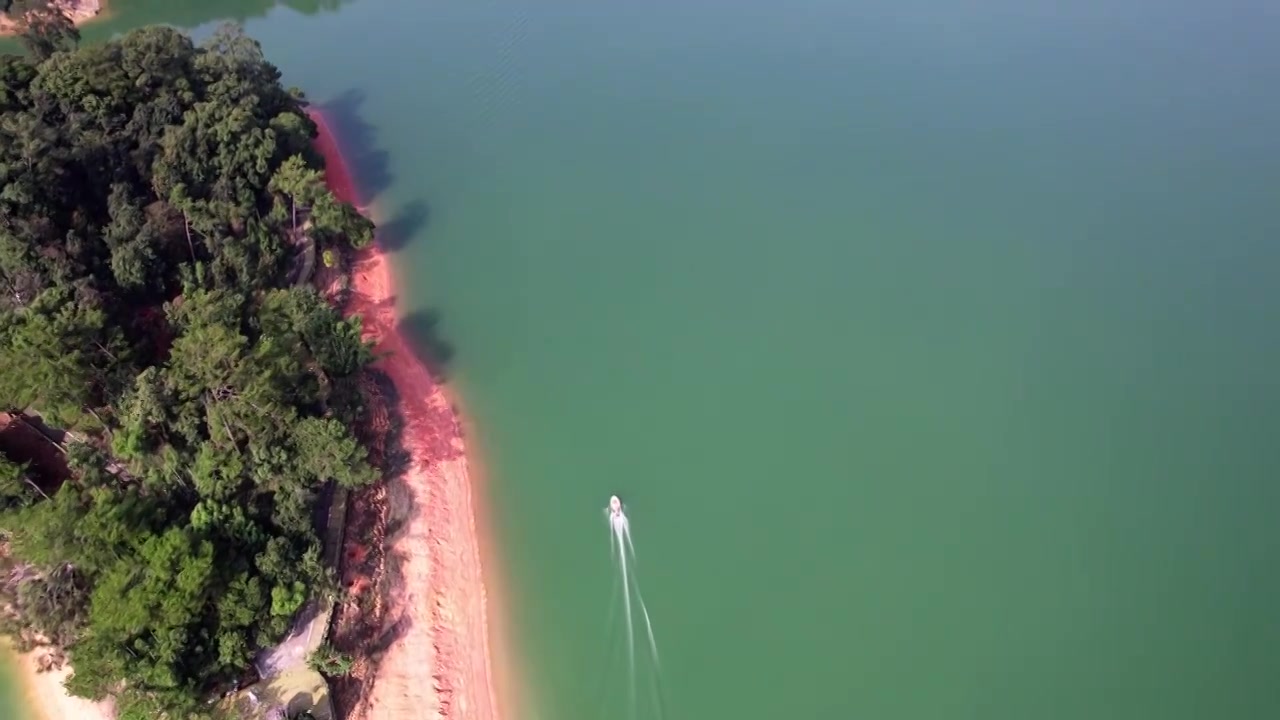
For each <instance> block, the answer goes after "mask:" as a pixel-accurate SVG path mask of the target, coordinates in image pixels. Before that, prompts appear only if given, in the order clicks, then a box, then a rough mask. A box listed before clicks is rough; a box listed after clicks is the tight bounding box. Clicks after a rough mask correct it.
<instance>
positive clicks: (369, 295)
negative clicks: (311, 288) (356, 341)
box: [312, 110, 499, 720]
mask: <svg viewBox="0 0 1280 720" xmlns="http://www.w3.org/2000/svg"><path fill="white" fill-rule="evenodd" d="M312 118H313V119H314V120H315V121H316V123H317V125H319V126H320V137H319V138H317V140H316V147H317V149H318V150H319V151H320V152H321V154H323V155H324V157H325V161H326V167H327V170H326V179H327V182H328V184H329V186H330V188H331V189H332V190H333V192H334V194H335V195H337V196H338V197H339V198H340V199H343V200H346V201H348V202H351V203H353V204H355V205H356V206H357V207H361V201H362V198H360V197H359V194H358V192H357V188H356V186H355V184H354V182H353V180H352V177H351V175H350V174H349V169H348V168H347V166H346V163H345V160H344V159H343V156H342V153H341V150H340V149H339V147H338V145H337V140H336V138H335V137H334V135H333V134H332V133H331V132H330V130H329V127H328V125H327V124H326V123H325V120H324V117H323V115H322V114H321V113H319V112H316V111H314V110H313V111H312ZM350 270H351V295H350V299H349V302H348V304H347V306H346V311H347V312H348V313H350V314H356V315H360V316H361V317H362V318H363V323H364V336H365V338H366V339H368V340H371V341H373V342H374V343H375V345H376V349H375V352H376V353H377V354H378V355H379V356H380V359H379V360H378V361H377V363H376V365H375V367H376V369H377V370H380V371H381V372H382V373H384V374H385V375H386V377H387V379H388V380H389V381H390V382H391V384H392V385H393V386H394V392H395V396H396V397H397V400H396V401H395V406H394V408H393V412H398V413H399V415H400V416H401V418H402V420H403V426H402V428H401V433H400V443H401V446H402V448H401V449H402V451H403V453H404V455H405V456H406V457H405V462H404V465H403V469H402V471H401V472H399V473H397V474H396V475H395V477H394V479H390V480H388V482H387V487H386V488H385V490H386V498H385V507H386V512H387V515H388V517H387V518H386V524H385V525H386V536H385V548H384V550H385V552H386V554H387V556H388V558H390V559H391V560H392V564H393V565H394V567H395V571H394V573H393V574H392V575H391V576H389V577H388V578H386V581H385V582H384V583H382V584H381V587H380V588H379V589H377V590H375V591H376V592H379V593H380V597H379V598H377V599H376V603H377V605H378V606H379V615H380V617H382V618H385V620H384V621H383V622H384V624H385V627H384V628H381V632H380V633H379V637H385V638H387V642H386V646H385V649H383V648H381V647H380V648H378V649H377V653H378V657H377V658H376V665H375V666H374V667H375V669H374V670H373V671H372V673H371V677H370V679H369V681H368V684H367V687H366V688H365V690H364V692H363V693H362V694H363V697H361V698H360V699H359V703H358V705H357V706H356V707H355V708H353V709H352V710H351V714H350V717H352V718H367V719H368V720H396V719H398V718H408V717H431V718H443V719H446V720H448V719H453V720H463V719H465V720H494V719H496V718H498V717H499V709H498V702H497V696H496V692H495V688H494V680H493V670H492V667H491V658H490V643H489V629H488V623H487V610H486V603H487V598H486V593H485V582H484V578H483V575H482V572H481V548H480V538H479V532H478V530H477V521H476V517H477V514H476V511H477V507H476V506H475V500H474V496H473V492H472V491H473V487H472V483H473V481H474V477H473V473H472V472H471V468H470V466H469V463H468V458H467V453H466V445H465V443H464V439H463V435H464V433H463V430H462V425H461V423H460V421H459V417H458V414H457V413H456V411H455V408H454V404H453V403H452V402H451V400H450V398H449V396H448V394H447V393H446V392H445V389H444V387H443V386H442V385H441V384H440V383H438V382H437V381H436V380H435V379H434V378H433V377H432V376H431V373H430V372H429V371H428V369H427V368H426V367H425V366H424V364H423V363H422V362H420V361H419V360H418V359H417V357H416V356H415V354H414V350H413V348H412V347H411V346H410V345H409V344H408V343H407V342H406V341H405V339H404V338H403V337H402V336H401V333H400V332H399V330H398V327H397V320H398V318H397V315H396V302H395V301H396V296H395V289H394V285H393V278H392V275H391V271H390V267H389V260H388V257H387V256H386V255H385V254H384V253H383V252H381V251H380V250H378V249H377V248H376V247H375V248H369V249H366V250H363V251H361V252H359V253H357V255H356V257H355V258H354V263H353V266H352V267H351V268H350Z"/></svg>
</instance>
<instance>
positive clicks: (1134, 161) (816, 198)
mask: <svg viewBox="0 0 1280 720" xmlns="http://www.w3.org/2000/svg"><path fill="white" fill-rule="evenodd" d="M208 5H209V4H206V3H196V2H189V3H165V4H157V3H152V4H150V5H148V4H146V3H137V4H134V5H131V4H130V3H129V2H128V0H119V2H118V3H117V10H116V13H115V16H114V18H113V19H111V20H110V21H108V22H105V23H103V24H101V25H99V26H97V27H95V28H91V29H90V30H88V31H86V34H93V33H99V34H102V33H108V32H112V31H114V30H116V29H119V28H123V27H125V26H128V25H130V24H135V23H138V22H143V21H152V20H169V21H172V22H179V23H198V22H205V21H208V20H212V17H211V16H212V15H216V14H217V13H216V12H213V11H210V10H204V9H201V10H196V8H206V7H207V6H208ZM214 7H216V8H219V9H220V10H221V11H223V12H225V13H226V14H227V15H238V16H240V17H248V18H249V19H248V21H247V24H248V28H249V30H250V32H251V33H252V34H254V35H255V36H256V37H259V38H260V39H261V40H262V42H263V44H264V45H265V47H266V49H267V51H268V53H269V54H270V56H271V57H272V58H273V59H274V60H275V61H276V62H277V63H278V64H279V65H280V67H281V68H282V70H283V71H284V73H285V76H286V80H287V81H288V82H289V83H291V84H295V85H298V86H301V87H304V88H305V89H306V90H307V91H308V93H309V94H310V95H311V96H312V97H313V98H314V99H316V100H318V101H320V102H322V103H327V104H328V105H329V106H330V109H331V111H332V114H333V115H334V116H335V118H336V120H337V125H338V128H339V131H340V134H342V135H343V138H344V141H345V142H346V144H347V145H348V147H349V148H351V154H352V156H353V159H354V160H355V164H356V170H357V175H358V176H359V178H360V180H361V181H362V183H363V185H364V186H365V187H366V189H367V190H369V191H370V192H371V193H372V194H374V195H376V204H377V207H378V209H379V212H380V213H381V214H382V215H383V216H384V219H385V220H387V221H388V222H387V223H385V225H386V226H387V227H388V228H389V230H388V238H387V239H388V241H389V242H390V244H391V245H392V246H393V248H394V249H396V250H397V252H398V255H397V269H398V271H399V272H400V275H401V278H402V281H403V284H402V297H401V298H400V300H401V304H402V307H403V309H404V311H405V312H406V326H407V328H408V330H409V331H410V332H412V333H416V334H418V335H419V336H424V335H426V334H427V333H428V329H431V332H432V333H434V334H436V335H438V338H437V339H438V340H443V341H444V342H447V344H448V345H449V346H451V347H452V349H453V353H452V357H451V360H450V374H451V376H452V378H453V380H454V382H455V384H456V386H457V388H458V389H459V391H460V393H461V395H462V397H463V399H464V401H465V403H466V407H467V412H468V414H469V416H470V419H471V420H472V422H473V424H474V425H475V427H476V436H475V437H474V438H473V440H474V442H475V443H476V445H477V446H478V448H479V450H480V451H481V452H482V453H483V456H484V458H485V465H486V469H487V475H488V476H489V486H488V488H487V494H488V496H489V501H490V505H491V506H492V508H493V520H494V524H495V525H496V531H497V532H496V535H497V537H496V541H497V545H498V550H499V551H500V553H501V555H502V558H503V568H502V571H503V575H504V578H505V582H504V584H505V585H506V588H507V591H508V592H507V594H508V596H509V597H508V598H507V601H508V602H507V608H506V610H507V614H508V615H509V617H510V619H511V621H512V623H513V625H514V627H515V628H516V638H515V640H516V641H517V643H518V645H519V649H520V654H521V657H522V659H523V662H522V666H523V670H524V673H525V675H526V677H527V679H528V681H529V683H530V684H531V685H532V686H533V687H534V688H535V689H536V694H537V697H536V700H535V701H534V702H533V704H532V705H530V706H527V707H522V708H520V709H519V710H520V712H519V713H518V714H517V715H516V716H517V717H520V718H534V719H542V718H548V719H550V718H554V719H555V720H596V719H597V718H603V717H609V718H619V717H627V716H628V714H629V708H626V707H623V706H622V705H625V700H624V699H625V695H624V694H623V693H621V692H620V689H621V688H622V687H623V686H624V682H623V678H622V672H623V671H622V665H620V664H615V665H614V666H612V667H610V666H609V662H611V661H614V662H616V660H617V657H616V655H617V650H616V647H614V648H613V649H612V650H611V642H616V639H615V640H611V636H612V635H613V634H614V633H613V632H611V628H610V627H609V626H608V625H607V623H606V621H607V619H608V613H609V592H610V588H611V583H612V577H611V569H610V563H609V560H608V545H607V538H606V535H605V533H606V530H605V526H604V523H603V520H602V519H601V517H602V516H601V510H602V508H603V506H604V503H605V502H606V500H607V498H608V496H609V495H610V494H611V493H617V494H619V495H621V496H622V497H623V499H624V500H625V501H626V502H627V503H628V513H629V515H630V517H631V522H632V527H633V530H634V532H635V538H636V549H637V551H638V555H639V571H640V576H641V578H642V580H643V589H644V593H645V599H646V600H647V601H648V604H649V609H650V611H651V614H652V617H653V621H654V624H655V630H656V632H657V640H658V644H659V647H660V649H661V650H662V653H663V657H662V659H663V689H664V693H665V701H666V705H665V706H666V711H665V714H664V717H663V720H680V719H685V718H688V719H697V718H721V717H724V718H729V717H732V718H741V719H742V720H754V719H756V718H760V719H762V720H763V719H764V718H774V717H851V718H853V717H893V718H922V719H923V718H937V717H948V718H970V717H971V718H984V719H989V718H1010V719H1014V718H1018V719H1020V718H1027V717H1034V718H1045V719H1049V718H1064V719H1065V718H1072V719H1074V718H1079V717H1092V718H1123V719H1125V720H1128V719H1129V718H1135V717H1144V718H1145V717H1160V718H1188V719H1192V718H1194V719H1199V718H1206V717H1223V718H1255V717H1269V716H1272V715H1274V714H1275V713H1276V712H1277V710H1278V709H1280V695H1278V693H1277V691H1276V689H1275V688H1276V685H1275V682H1274V678H1275V676H1276V671H1277V670H1278V669H1280V650H1277V648H1280V623H1277V621H1276V619H1275V608H1276V607H1277V606H1280V574H1277V572H1276V568H1275V558H1276V556H1277V551H1280V528H1278V527H1277V525H1276V523H1275V522H1274V508H1275V507H1276V503H1277V502H1278V501H1280V486H1277V484H1276V483H1275V482H1274V478H1275V477H1276V475H1277V466H1278V465H1280V446H1278V445H1277V444H1276V443H1275V442H1274V438H1275V436H1276V430H1277V428H1278V427H1280V409H1278V401H1280V387H1278V386H1277V381H1276V374H1275V372H1274V369H1275V368H1276V367H1277V362H1278V361H1280V326H1278V325H1277V323H1276V321H1275V318H1276V317H1277V302H1276V299H1275V296H1274V291H1273V286H1274V278H1275V268H1276V267H1277V261H1280V247H1278V246H1277V238H1280V216H1278V215H1277V212H1276V210H1275V208H1276V191H1277V188H1280V162H1278V159H1280V147H1278V145H1280V140H1277V138H1278V137H1280V136H1277V134H1276V133H1275V132H1274V130H1275V128H1277V127H1280V101H1278V100H1277V98H1276V97H1275V95H1274V93H1272V92H1270V90H1269V88H1271V87H1272V86H1273V85H1274V80H1276V79H1277V78H1278V77H1280V49H1277V46H1276V44H1275V43H1274V41H1273V38H1274V37H1276V36H1277V31H1280V18H1278V17H1277V16H1276V15H1275V14H1274V13H1273V12H1271V11H1270V10H1268V9H1267V8H1265V7H1263V6H1262V5H1258V4H1256V3H1246V2H1241V1H1239V0H1233V1H1232V2H1228V3H1225V4H1212V5H1211V4H1207V3H1191V2H1189V1H1188V0H1179V1H1177V2H1173V3H1155V2H1137V3H1124V4H1117V3H1112V2H1101V1H1100V0H1086V1H1084V2H1077V3H1071V4H1068V5H1063V4H1061V3H1050V2H1040V1H1037V0H1032V1H1022V2H1013V0H972V1H971V2H965V3H959V4H957V3H940V2H929V3H926V2H922V1H921V0H898V1H896V2H888V1H885V0H870V1H869V2H863V3H850V2H836V0H801V1H799V2H795V3H789V4H778V3H768V4H766V3H763V2H759V1H758V0H747V1H746V2H737V3H729V2H725V1H723V0H720V1H717V0H683V1H681V2H674V1H672V0H657V1H656V2H649V3H635V2H622V1H621V0H596V1H595V2H582V1H581V0H545V1H544V2H541V3H536V4H535V3H531V2H522V1H520V0H473V1H470V2H457V1H456V0H455V1H449V0H443V1H440V2H434V3H421V2H411V1H410V0H352V1H351V2H347V3H342V4H334V7H333V8H331V9H321V8H319V7H318V6H316V7H315V8H314V9H315V12H314V13H311V14H304V13H300V12H298V11H297V10H294V9H290V8H286V7H282V6H269V5H267V4H266V3H225V4H216V5H215V6H214ZM183 12H188V13H190V15H189V16H186V17H184V16H182V15H181V13H183ZM199 13H205V14H204V15H200V14H199ZM201 31H202V32H203V31H204V30H203V29H202V30H201ZM420 339H423V340H424V342H423V344H424V346H425V345H426V342H425V338H420ZM606 692H607V693H608V704H605V702H604V701H603V700H602V697H601V696H602V694H604V693H606ZM636 714H637V715H638V716H639V718H643V719H644V720H650V719H651V718H654V719H656V718H657V717H658V714H657V713H656V712H654V710H653V709H652V708H651V707H650V706H648V705H645V706H644V707H642V708H641V712H638V713H636Z"/></svg>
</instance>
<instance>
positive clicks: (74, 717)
mask: <svg viewBox="0 0 1280 720" xmlns="http://www.w3.org/2000/svg"><path fill="white" fill-rule="evenodd" d="M6 652H7V650H6ZM14 664H15V666H16V667H15V674H16V675H17V676H18V680H19V681H20V682H21V683H22V689H23V696H24V697H25V698H26V700H27V705H28V707H29V709H30V710H31V712H32V713H33V714H34V715H35V717H36V718H38V719H39V720H113V718H115V716H116V713H115V705H114V704H113V703H112V702H111V701H110V700H104V701H102V702H92V701H90V700H85V699H83V698H78V697H72V696H71V695H70V694H69V693H68V692H67V691H66V688H64V687H63V686H62V683H63V682H64V681H66V679H67V677H68V676H69V675H71V667H70V666H67V665H64V666H63V667H62V668H61V669H58V670H49V671H47V672H40V651H36V652H30V653H25V654H22V655H15V656H14Z"/></svg>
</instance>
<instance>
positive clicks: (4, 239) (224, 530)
mask: <svg viewBox="0 0 1280 720" xmlns="http://www.w3.org/2000/svg"><path fill="white" fill-rule="evenodd" d="M77 38H78V36H77V34H76V32H75V30H74V28H71V27H70V26H69V24H68V25H64V24H61V23H58V22H57V21H56V19H55V20H53V21H51V22H50V23H49V24H47V25H44V26H33V27H30V28H28V30H27V34H26V36H25V37H24V41H25V44H26V47H27V49H28V53H27V54H25V55H23V56H17V55H8V56H3V57H0V412H3V413H4V414H5V416H7V417H9V418H12V419H14V421H15V422H21V423H30V424H35V423H43V424H47V426H48V427H49V428H53V429H55V430H56V431H57V432H58V433H59V434H63V433H65V435H64V436H63V437H61V439H58V440H57V445H58V450H59V454H60V457H61V461H60V465H61V470H60V471H58V470H51V469H50V464H48V463H45V464H43V466H42V464H41V463H38V462H32V461H31V458H28V457H23V456H22V454H21V452H19V451H18V450H16V449H14V448H10V447H6V446H4V445H3V444H0V452H3V453H4V454H3V455H0V560H2V561H3V568H2V570H3V575H0V593H2V594H3V597H0V607H3V608H4V612H3V613H2V615H3V623H4V624H3V627H0V633H3V634H8V635H11V636H14V637H18V638H20V639H21V640H22V641H23V642H26V643H28V644H30V643H48V644H50V645H53V646H55V647H59V648H62V649H63V650H65V653H66V656H67V658H68V659H69V661H70V663H71V665H72V666H73V668H74V674H73V676H72V677H71V679H70V680H69V682H68V689H69V690H71V691H72V692H74V693H75V694H77V695H81V696H84V697H88V698H95V699H96V698H101V697H103V696H106V695H108V694H110V695H114V696H115V697H116V698H117V704H118V707H119V709H120V714H121V717H122V718H143V717H146V718H155V717H162V716H166V715H167V716H168V717H175V718H176V717H190V716H195V715H197V714H198V713H199V712H200V711H201V709H202V708H204V707H206V701H207V700H208V699H209V698H211V697H213V696H215V695H216V694H217V693H219V692H222V691H224V690H226V689H228V688H230V687H231V686H232V685H233V684H234V683H235V682H236V681H237V680H238V679H240V678H242V677H244V676H245V674H246V672H247V671H248V670H249V668H250V666H251V661H252V658H253V656H254V653H255V652H256V651H257V650H258V649H260V648H264V647H267V646H270V645H271V644H273V643H274V642H276V641H278V640H279V639H280V638H281V637H282V636H283V635H284V634H285V632H286V630H287V628H288V626H289V624H290V622H291V619H292V618H293V616H294V615H295V614H296V613H297V612H298V611H299V609H300V608H301V607H302V606H303V604H304V603H305V601H306V600H307V599H308V597H311V596H315V595H317V594H322V593H332V592H334V581H333V579H332V574H331V572H330V571H329V570H327V569H326V568H325V566H324V563H323V561H322V555H321V543H320V539H319V536H318V535H317V531H316V529H315V528H316V517H315V516H316V515H317V514H318V513H317V506H318V503H319V502H320V500H319V499H320V498H321V497H322V491H323V489H324V488H325V487H327V486H328V485H329V484H330V483H336V484H338V485H341V486H344V487H357V486H361V485H363V484H367V483H370V482H372V481H373V480H374V479H375V477H376V473H375V471H374V469H373V468H372V467H371V466H370V464H369V462H368V461H367V456H366V452H365V450H364V448H363V446H362V445H361V444H360V443H359V442H358V441H357V440H356V438H355V437H354V436H353V435H352V433H351V432H350V430H349V428H351V427H352V426H353V425H354V423H356V422H357V420H358V418H359V416H360V413H361V412H362V410H361V405H360V401H359V397H360V395H359V393H358V391H357V380H358V377H359V373H360V371H361V370H362V368H363V367H364V366H365V365H366V364H367V363H369V362H370V360H371V359H372V354H371V349H370V347H369V346H367V345H366V344H365V343H363V342H362V341H361V326H360V322H359V320H358V319H357V318H351V319H344V318H343V317H342V315H341V314H340V313H339V312H337V311H336V310H335V309H334V308H333V307H332V306H331V305H330V303H329V302H327V301H326V299H325V298H324V297H323V296H322V295H321V294H319V293H318V292H317V291H316V290H315V289H314V288H313V287H312V286H311V285H310V283H308V282H307V281H306V279H307V273H306V272H304V270H303V269H301V268H300V265H305V264H306V263H303V262H301V261H300V258H306V257H308V256H309V257H310V258H311V259H312V262H314V258H315V257H316V253H317V251H318V250H319V251H321V252H323V255H324V257H325V258H326V262H327V261H328V259H329V258H330V257H332V256H333V254H334V253H338V254H341V253H342V251H343V248H346V247H351V246H356V247H359V246H363V245H366V244H368V243H369V242H371V241H372V238H373V226H372V224H371V223H370V222H369V221H368V220H366V219H365V218H364V217H363V216H361V215H360V214H359V213H358V212H357V211H356V210H355V208H353V207H351V206H350V205H347V204H345V203H341V202H339V201H337V200H336V199H335V198H334V197H333V196H332V195H331V194H330V193H329V191H328V190H327V189H326V188H325V186H324V183H323V167H322V160H321V159H320V158H319V157H318V156H317V155H315V154H313V152H312V150H311V140H312V138H313V137H314V136H315V134H316V128H315V125H314V124H313V123H312V122H311V120H310V119H309V118H308V116H307V114H306V112H305V107H306V100H305V98H304V97H303V96H302V94H301V93H300V92H298V91H296V90H287V89H285V88H284V87H283V86H282V85H281V83H280V72H279V71H278V70H277V68H276V67H274V66H273V65H272V64H271V63H269V62H268V61H267V60H266V58H265V57H264V56H263V53H262V51H261V48H260V47H259V45H258V44H257V43H256V42H255V41H254V40H252V39H250V38H248V37H246V36H245V35H243V34H242V33H241V32H240V31H239V30H238V29H237V28H235V27H227V28H223V29H221V30H219V31H218V32H217V33H216V34H215V35H214V36H213V37H212V38H210V40H209V41H208V42H206V43H203V44H202V45H199V46H197V45H195V44H194V43H193V42H192V40H191V39H190V38H188V37H187V36H185V35H184V34H182V33H180V32H178V31H177V30H174V29H171V28H167V27H159V26H153V27H147V28H142V29H139V30H136V31H133V32H131V33H129V34H127V35H124V36H122V37H119V38H118V39H116V40H113V41H110V42H107V43H104V44H98V45H94V46H86V47H77V44H78V43H77ZM49 442H50V444H51V445H52V444H53V443H54V442H55V441H54V440H50V441H49Z"/></svg>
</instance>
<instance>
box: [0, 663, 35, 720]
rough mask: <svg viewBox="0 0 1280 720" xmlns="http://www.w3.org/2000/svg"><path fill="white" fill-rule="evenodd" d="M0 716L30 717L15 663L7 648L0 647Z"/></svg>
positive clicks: (22, 719) (21, 719)
mask: <svg viewBox="0 0 1280 720" xmlns="http://www.w3.org/2000/svg"><path fill="white" fill-rule="evenodd" d="M0 717H3V718H6V720H29V718H30V717H31V716H30V714H29V713H28V711H27V708H26V699H25V698H24V697H23V692H22V683H21V681H20V679H19V677H18V675H17V663H16V662H15V660H14V658H13V656H12V655H11V654H10V652H9V650H8V649H6V648H2V647H0Z"/></svg>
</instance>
